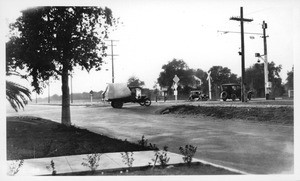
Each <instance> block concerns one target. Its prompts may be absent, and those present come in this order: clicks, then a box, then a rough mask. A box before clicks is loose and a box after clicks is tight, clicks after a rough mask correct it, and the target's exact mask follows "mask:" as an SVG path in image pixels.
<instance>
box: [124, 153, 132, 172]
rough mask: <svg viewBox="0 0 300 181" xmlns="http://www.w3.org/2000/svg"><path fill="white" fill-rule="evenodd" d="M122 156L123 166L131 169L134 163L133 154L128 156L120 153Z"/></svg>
mask: <svg viewBox="0 0 300 181" xmlns="http://www.w3.org/2000/svg"><path fill="white" fill-rule="evenodd" d="M121 156H122V159H123V160H122V161H123V162H124V164H125V165H127V166H128V167H129V169H130V168H131V167H132V163H133V161H134V158H133V152H131V153H130V154H129V153H128V152H125V153H121Z"/></svg>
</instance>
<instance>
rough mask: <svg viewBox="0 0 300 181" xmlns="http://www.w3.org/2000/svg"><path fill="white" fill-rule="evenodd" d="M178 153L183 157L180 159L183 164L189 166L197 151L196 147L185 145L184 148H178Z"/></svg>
mask: <svg viewBox="0 0 300 181" xmlns="http://www.w3.org/2000/svg"><path fill="white" fill-rule="evenodd" d="M179 151H180V153H181V154H182V155H183V157H182V159H183V161H184V163H187V164H188V165H190V164H191V163H192V160H193V157H194V155H195V153H196V151H197V147H195V146H193V145H185V147H184V148H183V147H179Z"/></svg>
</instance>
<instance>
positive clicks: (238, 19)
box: [230, 17, 253, 22]
mask: <svg viewBox="0 0 300 181" xmlns="http://www.w3.org/2000/svg"><path fill="white" fill-rule="evenodd" d="M230 20H235V21H245V22H251V21H253V19H248V18H239V17H231V18H230Z"/></svg>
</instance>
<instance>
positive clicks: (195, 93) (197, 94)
mask: <svg viewBox="0 0 300 181" xmlns="http://www.w3.org/2000/svg"><path fill="white" fill-rule="evenodd" d="M194 100H196V101H200V100H202V101H207V100H208V95H206V94H204V93H203V92H202V91H200V90H192V91H191V92H190V96H189V101H194Z"/></svg>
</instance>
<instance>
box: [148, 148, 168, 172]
mask: <svg viewBox="0 0 300 181" xmlns="http://www.w3.org/2000/svg"><path fill="white" fill-rule="evenodd" d="M154 156H155V159H152V161H154V164H153V168H154V167H155V165H156V162H158V163H159V164H160V166H161V167H162V168H165V167H166V166H167V164H168V162H169V160H170V157H168V146H164V148H163V150H159V151H156V152H155V155H154Z"/></svg>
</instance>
